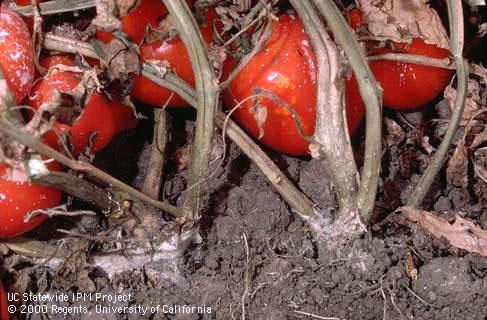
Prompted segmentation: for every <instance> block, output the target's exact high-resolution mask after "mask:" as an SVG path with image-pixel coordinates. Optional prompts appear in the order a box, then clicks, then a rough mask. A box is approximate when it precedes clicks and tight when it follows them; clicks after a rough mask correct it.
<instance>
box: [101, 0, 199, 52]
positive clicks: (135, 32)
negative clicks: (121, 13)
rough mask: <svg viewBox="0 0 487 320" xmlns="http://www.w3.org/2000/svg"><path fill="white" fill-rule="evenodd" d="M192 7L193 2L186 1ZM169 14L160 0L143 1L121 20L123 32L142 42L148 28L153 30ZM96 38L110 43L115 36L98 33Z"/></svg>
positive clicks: (103, 32) (134, 40) (102, 32)
mask: <svg viewBox="0 0 487 320" xmlns="http://www.w3.org/2000/svg"><path fill="white" fill-rule="evenodd" d="M186 2H187V3H188V5H189V6H190V7H191V6H192V4H193V1H192V0H187V1H186ZM167 14H168V11H167V8H166V6H165V5H164V4H163V3H162V1H159V0H142V1H140V3H139V4H138V5H137V7H135V8H134V9H133V10H132V11H130V12H129V14H128V15H126V16H125V17H123V18H122V19H121V21H122V31H123V32H125V33H126V34H127V35H128V36H129V38H130V39H132V41H133V42H135V43H137V44H139V43H141V42H142V40H143V39H144V36H145V32H146V30H147V26H148V25H151V26H152V27H153V28H155V27H157V24H158V22H159V21H160V20H162V18H164V17H165V16H166V15H167ZM96 37H97V38H98V39H100V40H101V41H103V42H105V43H107V42H110V41H111V40H112V39H113V38H114V37H115V36H114V35H113V34H112V33H111V32H105V31H97V32H96Z"/></svg>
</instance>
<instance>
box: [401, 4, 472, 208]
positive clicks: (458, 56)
mask: <svg viewBox="0 0 487 320" xmlns="http://www.w3.org/2000/svg"><path fill="white" fill-rule="evenodd" d="M448 17H449V23H450V33H451V39H450V49H451V53H452V55H453V58H454V60H455V66H456V74H457V96H456V99H455V109H454V111H453V114H452V116H451V119H450V122H449V124H448V128H447V130H446V133H445V136H444V137H443V141H442V142H441V144H440V146H439V147H438V150H437V151H436V153H435V155H434V156H433V158H432V159H431V162H430V164H429V165H428V168H426V171H425V172H424V174H423V176H422V177H421V179H420V180H419V182H418V185H417V186H416V188H415V189H414V192H413V194H412V195H411V198H410V199H409V202H408V206H410V207H416V208H417V207H418V206H420V205H421V203H422V202H423V199H424V197H425V196H426V194H427V193H428V190H429V189H430V187H431V185H432V184H433V181H434V180H435V177H436V175H437V174H438V172H439V171H440V170H441V168H442V167H443V164H444V163H445V159H446V155H447V153H448V149H449V147H450V144H451V142H452V140H453V138H454V136H455V133H456V132H457V129H458V125H459V124H460V121H461V120H462V116H463V109H464V106H465V98H466V95H467V78H468V70H467V69H468V67H467V65H466V62H465V60H464V59H463V54H462V52H463V44H464V26H463V21H464V20H463V8H462V1H461V0H448Z"/></svg>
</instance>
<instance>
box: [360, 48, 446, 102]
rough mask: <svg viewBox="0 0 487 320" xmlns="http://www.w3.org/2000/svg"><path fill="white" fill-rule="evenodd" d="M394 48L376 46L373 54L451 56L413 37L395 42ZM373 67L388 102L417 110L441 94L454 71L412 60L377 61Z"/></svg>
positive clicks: (371, 65)
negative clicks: (410, 61)
mask: <svg viewBox="0 0 487 320" xmlns="http://www.w3.org/2000/svg"><path fill="white" fill-rule="evenodd" d="M393 45H394V48H393V49H389V48H377V49H372V50H371V51H370V53H372V55H374V54H383V53H391V52H394V53H408V54H417V55H422V56H425V57H431V58H447V57H448V56H449V55H450V51H448V50H446V49H442V48H439V47H437V46H435V45H432V44H427V43H425V42H424V41H423V40H422V39H419V38H416V39H413V40H412V42H411V43H394V44H393ZM370 68H371V69H372V72H373V73H374V76H375V78H376V79H377V81H378V82H379V83H380V85H381V87H382V89H384V105H385V106H387V107H389V108H393V109H415V108H418V107H421V106H423V105H425V104H426V103H428V102H430V101H431V100H433V99H434V98H435V97H437V96H438V95H439V94H440V93H441V92H442V91H443V90H444V89H445V87H446V86H447V85H448V84H449V83H450V80H451V78H452V76H453V71H452V70H448V69H442V68H435V67H429V66H423V65H417V64H411V63H403V62H394V61H385V60H380V61H373V62H371V63H370Z"/></svg>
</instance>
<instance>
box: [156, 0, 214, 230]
mask: <svg viewBox="0 0 487 320" xmlns="http://www.w3.org/2000/svg"><path fill="white" fill-rule="evenodd" d="M162 1H163V2H164V4H165V5H166V7H167V9H168V11H169V13H170V14H171V16H172V17H173V19H174V21H175V24H176V28H177V30H178V32H179V36H180V37H181V39H182V41H183V43H184V45H185V46H186V49H187V51H188V54H189V56H190V59H191V63H192V66H193V73H194V75H195V84H196V85H195V88H196V96H197V101H198V111H197V119H196V134H195V139H194V144H193V152H192V159H191V173H190V177H189V181H188V189H187V193H186V205H187V206H188V207H189V208H191V215H190V216H189V217H187V218H189V219H190V220H198V219H199V217H200V210H201V208H202V206H203V196H204V194H205V192H206V179H207V178H208V175H209V163H210V156H211V149H212V141H213V133H214V131H215V115H216V111H217V108H218V99H219V89H218V85H217V80H216V79H215V75H214V70H213V67H212V64H211V61H210V59H209V54H208V50H207V48H206V44H205V42H204V41H203V38H202V36H201V33H200V32H199V27H198V24H197V23H196V20H195V19H194V17H193V15H192V13H191V10H190V9H189V7H188V5H187V4H186V2H185V1H184V0H162Z"/></svg>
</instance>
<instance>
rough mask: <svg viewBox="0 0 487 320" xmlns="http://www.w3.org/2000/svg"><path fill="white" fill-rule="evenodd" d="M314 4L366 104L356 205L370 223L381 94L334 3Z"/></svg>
mask: <svg viewBox="0 0 487 320" xmlns="http://www.w3.org/2000/svg"><path fill="white" fill-rule="evenodd" d="M313 3H314V4H315V6H316V7H317V8H318V10H319V11H320V13H321V14H322V15H323V16H324V17H325V19H326V21H327V23H328V27H329V28H330V30H331V31H332V32H333V35H334V37H335V41H336V42H337V43H338V44H339V45H340V46H341V47H342V48H343V50H344V51H345V54H346V56H347V57H348V60H349V61H350V65H351V67H352V69H353V72H354V73H355V77H356V78H357V82H358V85H359V89H360V94H361V96H362V99H363V100H364V103H365V109H366V114H365V117H366V119H365V120H366V134H365V159H364V166H363V169H362V175H361V183H360V188H359V193H358V197H357V205H358V208H359V211H360V215H361V216H362V219H363V220H364V222H366V223H367V222H368V221H369V220H370V216H371V214H372V210H373V208H374V204H375V197H376V194H377V185H378V182H379V173H380V163H381V155H382V152H381V148H382V136H381V131H382V102H381V100H382V99H381V95H382V94H381V91H380V89H379V88H378V86H377V82H376V81H375V79H374V75H373V74H372V71H371V70H370V68H369V66H368V64H367V60H366V58H365V57H364V55H363V54H362V50H361V48H360V45H359V44H358V42H357V40H356V38H355V36H354V34H353V33H352V31H351V30H350V28H349V27H348V24H347V22H346V21H345V18H344V17H343V16H342V13H341V12H340V10H339V9H338V8H337V6H336V5H335V3H334V2H333V1H332V0H313Z"/></svg>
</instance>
